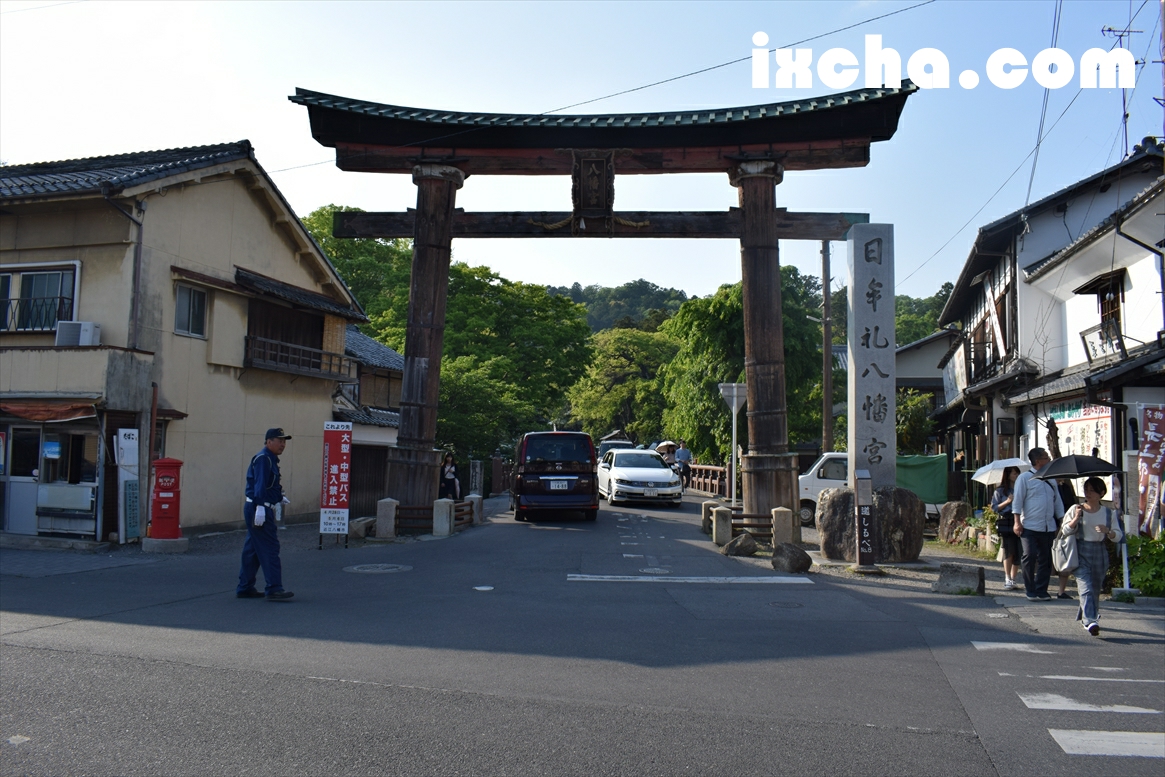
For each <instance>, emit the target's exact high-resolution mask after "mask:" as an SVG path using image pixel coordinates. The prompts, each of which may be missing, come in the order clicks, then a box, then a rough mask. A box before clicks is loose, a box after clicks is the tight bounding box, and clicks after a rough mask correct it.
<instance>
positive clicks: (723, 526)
mask: <svg viewBox="0 0 1165 777" xmlns="http://www.w3.org/2000/svg"><path fill="white" fill-rule="evenodd" d="M731 541H732V511H731V510H729V509H728V508H727V507H717V508H715V509H714V510H713V511H712V542H713V543H714V544H716V545H721V546H723V545H727V544H728V543H729V542H731Z"/></svg>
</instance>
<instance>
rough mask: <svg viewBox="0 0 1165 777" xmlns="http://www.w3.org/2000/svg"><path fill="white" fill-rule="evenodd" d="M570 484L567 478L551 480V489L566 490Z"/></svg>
mask: <svg viewBox="0 0 1165 777" xmlns="http://www.w3.org/2000/svg"><path fill="white" fill-rule="evenodd" d="M569 485H570V484H569V483H567V482H566V481H565V480H551V481H550V490H551V491H565V490H566V489H567V487H568V486H569Z"/></svg>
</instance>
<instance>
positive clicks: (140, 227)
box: [101, 184, 146, 351]
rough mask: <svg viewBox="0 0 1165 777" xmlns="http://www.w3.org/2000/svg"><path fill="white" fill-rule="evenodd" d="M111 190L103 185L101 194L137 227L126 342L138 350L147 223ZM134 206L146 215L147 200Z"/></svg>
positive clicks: (140, 201) (133, 349) (131, 347)
mask: <svg viewBox="0 0 1165 777" xmlns="http://www.w3.org/2000/svg"><path fill="white" fill-rule="evenodd" d="M109 192H110V187H109V185H108V184H107V185H105V186H102V187H101V196H102V197H104V198H105V201H106V202H108V203H109V204H110V205H112V206H113V207H114V209H116V210H117V212H118V213H120V214H121V215H123V216H125V217H126V218H127V219H129V220H130V221H131V222H133V224H134V226H136V227H137V239H136V240H134V245H133V293H132V294H131V296H130V303H129V338H128V342H127V343H126V347H127V348H129V349H130V350H131V351H136V350H138V329H139V323H138V321H139V318H140V310H141V304H140V303H139V300H138V298H139V297H140V296H141V285H142V235H143V233H144V232H145V224H144V223H143V222H142V219H139V218H137V217H136V216H134V215H133V213H131V212H130V211H128V210H126V209H125V208H123V207H121V206H120V205H118V204H117V203H116V202H114V200H113V198H112V197H110V196H109ZM134 208H135V209H136V210H139V211H141V212H142V214H143V215H144V214H145V212H146V202H145V200H138V201H136V202H134Z"/></svg>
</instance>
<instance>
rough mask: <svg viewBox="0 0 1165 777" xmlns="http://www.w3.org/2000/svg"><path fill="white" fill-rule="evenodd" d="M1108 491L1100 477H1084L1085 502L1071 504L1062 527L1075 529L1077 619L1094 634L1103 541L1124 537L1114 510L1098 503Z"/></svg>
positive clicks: (1105, 553)
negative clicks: (1077, 593)
mask: <svg viewBox="0 0 1165 777" xmlns="http://www.w3.org/2000/svg"><path fill="white" fill-rule="evenodd" d="M1107 493H1108V486H1106V485H1105V484H1104V481H1103V480H1101V479H1100V478H1097V477H1092V478H1088V480H1085V481H1084V504H1082V505H1076V506H1074V507H1072V508H1071V509H1070V510H1068V512H1067V513H1066V514H1065V515H1064V531H1065V532H1075V534H1076V553H1077V555H1078V557H1079V559H1080V566H1078V567H1076V590H1077V591H1078V592H1079V593H1080V609H1079V610H1078V611H1077V613H1076V620H1078V621H1083V622H1084V628H1085V630H1086V631H1087V632H1088V633H1089V634H1091V635H1092V636H1094V637H1095V636H1097V635H1098V634H1100V608H1099V605H1100V591H1101V588H1102V587H1103V586H1104V576H1105V575H1106V574H1107V573H1108V548H1107V547H1105V545H1104V541H1105V539H1106V538H1107V539H1109V540H1112V541H1113V542H1123V541H1124V536H1123V533H1122V532H1121V527H1120V521H1119V520H1117V516H1116V512H1115V511H1114V510H1113V509H1112V508H1111V507H1104V506H1102V505H1101V504H1100V500H1101V499H1103V498H1104V495H1105V494H1107Z"/></svg>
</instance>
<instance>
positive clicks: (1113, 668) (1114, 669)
mask: <svg viewBox="0 0 1165 777" xmlns="http://www.w3.org/2000/svg"><path fill="white" fill-rule="evenodd" d="M1088 668H1089V669H1095V670H1096V671H1098V672H1123V671H1125V670H1124V668H1122V667H1119V666H1090V667H1088Z"/></svg>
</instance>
